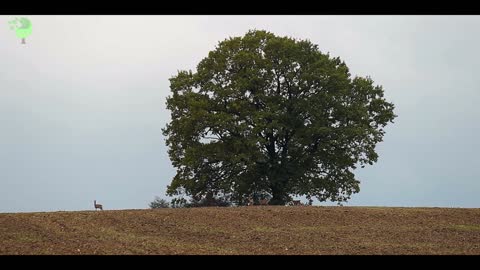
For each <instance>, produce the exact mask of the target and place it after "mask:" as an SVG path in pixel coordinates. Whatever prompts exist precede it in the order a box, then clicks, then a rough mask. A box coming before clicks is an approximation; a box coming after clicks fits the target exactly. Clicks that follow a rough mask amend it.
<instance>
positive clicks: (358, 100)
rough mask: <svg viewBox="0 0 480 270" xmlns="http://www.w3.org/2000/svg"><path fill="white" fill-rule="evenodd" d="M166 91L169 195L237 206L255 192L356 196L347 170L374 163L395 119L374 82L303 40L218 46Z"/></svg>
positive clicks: (252, 36)
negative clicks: (224, 199)
mask: <svg viewBox="0 0 480 270" xmlns="http://www.w3.org/2000/svg"><path fill="white" fill-rule="evenodd" d="M170 88H171V95H170V96H169V97H168V98H167V108H168V109H169V110H170V111H171V121H170V123H168V124H167V126H166V127H165V128H164V129H163V134H164V135H165V136H166V138H167V140H166V144H167V146H168V147H169V151H168V153H169V156H170V159H171V161H172V164H173V166H174V167H175V168H176V175H175V177H174V178H173V180H172V182H171V184H170V185H169V186H168V189H167V194H168V195H178V194H179V192H184V193H185V194H187V195H189V196H192V197H194V198H203V197H212V196H215V195H216V194H230V195H231V198H232V200H233V201H234V202H236V203H238V204H240V205H242V204H245V202H246V201H247V200H248V198H249V197H251V196H258V195H259V194H264V195H267V196H271V198H272V199H271V200H270V204H285V203H286V202H288V201H290V200H291V198H292V196H302V195H304V196H307V198H309V199H310V198H317V199H318V200H319V201H326V200H331V201H337V202H342V201H347V200H348V199H350V197H351V195H352V194H353V193H357V192H359V190H360V188H359V183H360V182H359V180H357V179H356V178H355V175H354V173H353V170H354V169H356V168H357V166H362V167H363V166H365V165H366V164H370V165H371V164H373V163H374V162H376V161H377V159H378V154H377V153H376V152H375V146H376V144H377V143H379V142H381V141H382V139H383V136H384V134H385V130H384V128H385V126H386V125H387V124H388V123H389V122H391V123H393V120H394V118H395V117H396V115H395V114H394V112H393V109H394V105H393V104H392V103H389V102H387V101H386V100H385V98H384V90H383V88H382V86H379V85H374V82H373V80H372V79H370V78H369V77H366V78H364V77H358V76H356V77H352V76H351V74H350V72H349V69H348V67H347V65H346V64H345V62H343V61H342V60H341V59H340V58H338V57H331V56H330V55H329V54H325V53H322V52H321V51H320V50H319V48H318V46H317V45H315V44H313V43H311V42H310V41H308V40H298V39H294V38H291V37H279V36H276V35H274V34H273V33H270V32H267V31H259V30H251V31H249V32H248V33H246V34H245V35H244V36H243V37H231V38H228V39H226V40H224V41H221V42H219V44H218V45H217V46H216V48H215V49H214V50H213V51H210V52H209V54H208V56H207V57H206V58H204V59H203V60H201V61H200V63H199V64H198V66H197V70H196V72H192V71H179V72H178V74H177V75H176V76H174V77H172V78H171V79H170Z"/></svg>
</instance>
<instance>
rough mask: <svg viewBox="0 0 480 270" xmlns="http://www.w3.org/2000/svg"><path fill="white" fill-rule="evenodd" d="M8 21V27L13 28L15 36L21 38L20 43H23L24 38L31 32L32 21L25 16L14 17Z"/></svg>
mask: <svg viewBox="0 0 480 270" xmlns="http://www.w3.org/2000/svg"><path fill="white" fill-rule="evenodd" d="M8 23H9V24H10V29H11V30H15V34H16V35H17V37H19V38H21V39H22V44H25V39H26V38H27V37H28V36H30V34H32V22H30V20H29V19H27V18H15V19H14V20H12V21H9V22H8Z"/></svg>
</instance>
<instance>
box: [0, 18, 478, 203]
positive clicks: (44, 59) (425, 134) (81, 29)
mask: <svg viewBox="0 0 480 270" xmlns="http://www.w3.org/2000/svg"><path fill="white" fill-rule="evenodd" d="M12 18H14V17H12V16H0V212H25V211H59V210H87V209H93V200H94V199H96V200H97V201H98V202H100V203H102V204H103V205H104V208H105V209H134V208H148V203H149V202H150V201H152V200H153V199H154V196H157V195H158V196H165V190H166V186H167V184H169V183H170V181H171V178H172V177H173V176H174V174H175V171H174V168H173V167H172V165H171V163H170V160H169V158H168V155H167V148H166V146H165V141H164V137H163V135H162V134H161V128H163V127H164V126H165V124H166V123H167V122H168V121H169V118H170V116H169V111H167V110H166V108H165V98H166V96H167V95H169V81H168V79H169V78H170V77H171V76H173V75H175V74H176V72H177V70H188V69H192V70H194V69H195V67H196V64H197V63H198V62H199V61H200V60H201V59H202V58H204V57H206V56H207V54H208V52H209V51H210V50H213V49H214V47H215V45H216V44H217V43H218V41H220V40H223V39H225V38H228V37H231V36H241V35H244V34H245V33H246V32H247V31H248V30H249V29H263V30H268V31H271V32H273V33H275V34H277V35H281V36H283V35H288V36H292V37H296V38H301V39H309V40H311V41H312V42H313V43H315V44H318V45H319V48H320V50H321V51H323V52H330V54H331V55H332V56H340V57H341V58H342V59H343V60H345V62H346V63H347V65H348V66H349V67H350V70H351V73H352V74H353V75H360V76H367V75H368V76H371V77H372V79H373V80H374V81H375V83H376V84H380V85H383V87H384V89H385V95H386V98H387V100H389V101H391V102H393V103H394V104H395V106H396V110H395V113H396V114H397V115H398V117H397V118H396V119H395V123H394V124H391V125H390V126H388V127H387V129H386V131H387V133H386V136H385V137H384V142H382V143H380V144H379V145H378V153H379V161H378V162H377V163H376V164H374V165H373V166H369V167H366V168H364V169H359V170H357V171H356V174H357V176H358V178H359V179H360V180H361V185H360V189H361V191H360V193H358V194H355V195H354V196H353V197H352V200H351V201H350V202H349V203H348V204H346V205H362V206H363V205H365V206H430V207H433V206H435V207H437V206H442V207H480V196H478V193H479V192H480V181H479V180H480V164H479V161H480V159H479V157H478V153H479V150H480V145H479V138H480V128H479V122H480V121H479V120H480V89H479V87H480V74H479V71H480V52H479V48H480V17H478V16H28V18H29V19H30V20H31V22H32V25H33V31H32V35H31V36H29V37H28V38H27V39H26V44H25V45H22V44H20V43H21V41H20V39H19V38H17V37H16V36H15V34H14V31H12V30H10V29H9V27H8V21H9V20H11V19H12Z"/></svg>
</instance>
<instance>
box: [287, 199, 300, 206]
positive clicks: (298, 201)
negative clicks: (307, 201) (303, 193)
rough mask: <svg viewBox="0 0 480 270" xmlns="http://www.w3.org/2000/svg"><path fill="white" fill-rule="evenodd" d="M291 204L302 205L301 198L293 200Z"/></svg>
mask: <svg viewBox="0 0 480 270" xmlns="http://www.w3.org/2000/svg"><path fill="white" fill-rule="evenodd" d="M289 205H291V206H296V205H302V203H301V202H300V200H294V201H291V202H290V204H289Z"/></svg>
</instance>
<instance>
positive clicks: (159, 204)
mask: <svg viewBox="0 0 480 270" xmlns="http://www.w3.org/2000/svg"><path fill="white" fill-rule="evenodd" d="M149 207H150V208H151V209H157V208H169V207H170V203H169V202H168V201H167V200H165V199H162V198H160V197H157V196H155V200H153V202H151V203H150V204H149Z"/></svg>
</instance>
